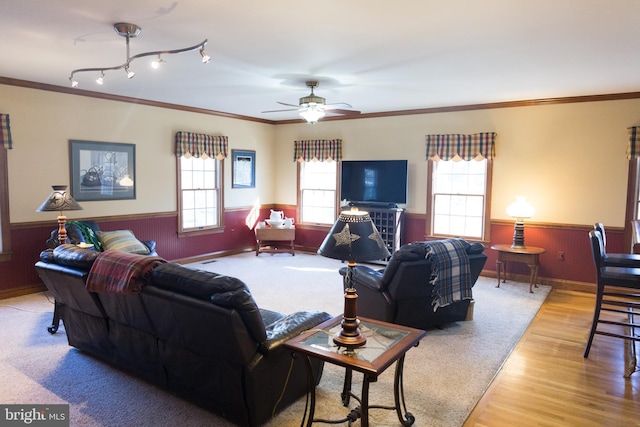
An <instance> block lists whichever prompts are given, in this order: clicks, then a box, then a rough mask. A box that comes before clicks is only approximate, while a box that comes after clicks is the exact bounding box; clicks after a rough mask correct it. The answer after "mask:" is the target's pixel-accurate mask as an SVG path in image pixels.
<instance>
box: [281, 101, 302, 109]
mask: <svg viewBox="0 0 640 427" xmlns="http://www.w3.org/2000/svg"><path fill="white" fill-rule="evenodd" d="M277 102H278V104H280V105H286V106H287V107H296V108H298V107H300V106H299V105H296V104H287V103H286V102H280V101H277Z"/></svg>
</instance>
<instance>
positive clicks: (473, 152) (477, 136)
mask: <svg viewBox="0 0 640 427" xmlns="http://www.w3.org/2000/svg"><path fill="white" fill-rule="evenodd" d="M495 142H496V133H495V132H483V133H474V134H472V135H459V134H449V135H427V160H429V159H431V160H451V159H453V158H454V157H455V156H456V154H457V155H458V156H459V157H460V158H461V159H462V160H473V159H483V158H486V159H489V160H492V159H493V158H494V157H495V155H496V152H495V150H496V148H495Z"/></svg>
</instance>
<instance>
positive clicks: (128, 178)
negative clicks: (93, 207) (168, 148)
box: [69, 139, 136, 201]
mask: <svg viewBox="0 0 640 427" xmlns="http://www.w3.org/2000/svg"><path fill="white" fill-rule="evenodd" d="M69 165H70V168H71V171H70V175H71V180H70V181H71V195H72V196H73V198H74V199H76V200H77V201H85V200H124V199H135V198H136V171H135V165H136V146H135V145H134V144H121V143H116V142H96V141H79V140H73V139H72V140H69Z"/></svg>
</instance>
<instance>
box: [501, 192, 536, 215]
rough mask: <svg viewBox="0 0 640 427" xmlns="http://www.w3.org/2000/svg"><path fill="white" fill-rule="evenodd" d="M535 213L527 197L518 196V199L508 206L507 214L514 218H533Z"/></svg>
mask: <svg viewBox="0 0 640 427" xmlns="http://www.w3.org/2000/svg"><path fill="white" fill-rule="evenodd" d="M535 213H536V210H535V209H534V208H533V206H531V205H530V204H529V203H528V202H527V199H526V197H516V201H515V202H514V203H512V204H510V205H509V206H508V207H507V215H509V216H510V217H512V218H531V217H532V216H533V215H534V214H535Z"/></svg>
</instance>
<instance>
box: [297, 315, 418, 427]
mask: <svg viewBox="0 0 640 427" xmlns="http://www.w3.org/2000/svg"><path fill="white" fill-rule="evenodd" d="M341 321H342V316H341V315H340V316H337V317H334V318H333V319H330V320H328V321H326V322H324V323H322V324H320V325H319V326H318V327H317V328H314V329H311V330H309V331H306V332H304V333H302V334H300V335H298V336H297V337H295V338H292V339H290V340H289V341H287V342H286V343H284V346H285V347H286V348H288V349H290V350H292V351H293V352H294V357H295V356H296V355H302V356H303V357H304V358H305V364H306V369H307V393H308V397H310V405H308V408H307V407H306V406H305V413H304V415H303V417H302V424H301V425H305V421H306V425H307V426H311V424H312V423H313V422H320V423H330V424H338V423H344V422H349V425H351V423H352V422H354V421H356V420H357V419H358V418H360V419H361V425H362V426H363V427H367V426H368V425H369V410H370V409H387V410H395V411H396V413H397V415H398V419H399V420H400V423H401V424H402V425H403V426H410V425H412V424H413V423H414V422H415V417H414V416H413V415H412V414H411V413H410V412H407V409H406V404H405V398H404V389H403V378H402V373H403V369H404V356H405V353H406V352H407V351H409V350H410V349H411V348H412V347H415V346H417V345H418V344H419V342H420V340H421V339H422V338H423V337H424V336H425V334H426V332H425V331H423V330H420V329H414V328H409V327H407V326H401V325H395V324H391V323H387V322H381V321H378V320H373V319H367V318H362V317H361V318H360V331H361V332H362V333H363V334H364V335H365V336H366V337H367V343H366V344H365V345H364V346H362V347H358V348H355V349H353V350H348V349H346V348H344V347H340V348H339V347H337V346H336V345H335V344H334V343H333V335H334V334H335V333H336V332H338V331H339V330H340V328H341V326H340V322H341ZM312 357H313V358H317V359H321V360H323V361H325V362H327V363H331V364H334V365H338V366H342V367H344V368H345V377H344V384H343V388H342V394H341V397H342V404H343V405H344V406H345V407H348V406H349V402H350V400H351V398H352V397H353V398H354V399H355V400H356V401H357V402H358V403H359V405H358V406H357V407H356V408H354V409H352V410H351V411H350V412H349V414H348V415H347V416H346V417H345V418H344V419H342V420H326V419H316V418H314V416H315V403H316V395H315V388H316V387H315V385H316V380H315V378H314V375H313V370H312V368H311V362H310V359H311V358H312ZM394 362H395V364H396V369H395V377H394V382H393V397H394V402H395V405H394V406H381V405H370V404H369V384H370V383H372V382H376V381H377V379H378V376H379V375H380V374H382V373H383V372H384V371H385V370H386V369H387V368H388V367H389V366H391V365H392V364H393V363H394ZM353 371H357V372H360V373H362V374H363V380H362V391H361V394H360V396H359V397H358V396H356V395H355V394H354V393H353V392H352V391H351V379H352V375H353ZM307 409H308V413H307Z"/></svg>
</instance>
